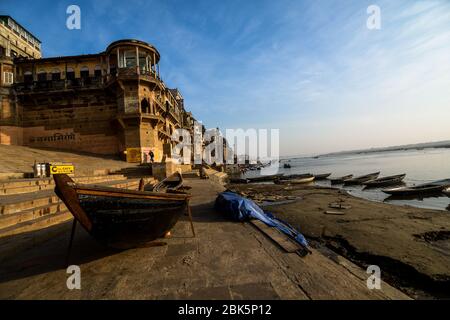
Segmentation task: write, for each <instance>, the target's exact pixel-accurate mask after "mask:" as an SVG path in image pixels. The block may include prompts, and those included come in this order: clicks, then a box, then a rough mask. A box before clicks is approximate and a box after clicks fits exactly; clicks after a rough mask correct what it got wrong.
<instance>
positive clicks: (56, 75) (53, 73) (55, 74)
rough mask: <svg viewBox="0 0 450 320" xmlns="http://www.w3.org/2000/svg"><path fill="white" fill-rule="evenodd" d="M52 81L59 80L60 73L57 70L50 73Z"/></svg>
mask: <svg viewBox="0 0 450 320" xmlns="http://www.w3.org/2000/svg"><path fill="white" fill-rule="evenodd" d="M52 80H53V81H58V80H61V71H59V69H53V71H52Z"/></svg>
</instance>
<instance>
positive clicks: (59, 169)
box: [50, 165, 75, 174]
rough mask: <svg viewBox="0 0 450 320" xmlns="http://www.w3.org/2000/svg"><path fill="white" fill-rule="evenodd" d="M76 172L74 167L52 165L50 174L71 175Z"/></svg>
mask: <svg viewBox="0 0 450 320" xmlns="http://www.w3.org/2000/svg"><path fill="white" fill-rule="evenodd" d="M74 171H75V167H74V166H73V165H51V166H50V174H70V173H73V172H74Z"/></svg>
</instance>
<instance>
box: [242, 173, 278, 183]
mask: <svg viewBox="0 0 450 320" xmlns="http://www.w3.org/2000/svg"><path fill="white" fill-rule="evenodd" d="M282 176H283V174H273V175H267V176H257V177H253V178H246V179H247V180H248V181H249V182H250V183H253V182H265V181H273V180H276V179H279V178H281V177H282Z"/></svg>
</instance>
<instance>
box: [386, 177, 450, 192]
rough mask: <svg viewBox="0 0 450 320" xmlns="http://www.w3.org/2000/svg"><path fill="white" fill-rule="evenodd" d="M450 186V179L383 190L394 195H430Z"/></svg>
mask: <svg viewBox="0 0 450 320" xmlns="http://www.w3.org/2000/svg"><path fill="white" fill-rule="evenodd" d="M448 187H450V179H445V180H438V181H434V182H429V183H424V184H420V185H417V186H413V187H397V188H389V189H383V190H382V191H383V192H384V193H387V194H390V195H394V196H408V195H430V194H442V191H444V190H446V189H447V188H448Z"/></svg>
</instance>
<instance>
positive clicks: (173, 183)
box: [151, 171, 183, 192]
mask: <svg viewBox="0 0 450 320" xmlns="http://www.w3.org/2000/svg"><path fill="white" fill-rule="evenodd" d="M182 186H183V176H182V175H181V173H179V172H178V171H177V172H175V173H174V174H172V175H170V176H169V177H167V178H165V179H163V180H161V181H160V182H158V183H157V184H155V185H154V186H153V187H152V190H151V191H154V192H172V191H176V190H178V189H180V188H181V187H182Z"/></svg>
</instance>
